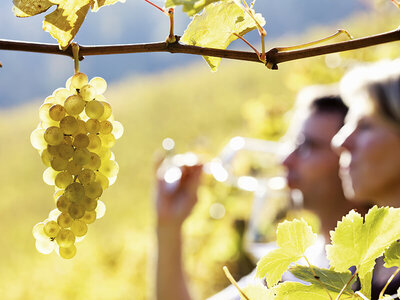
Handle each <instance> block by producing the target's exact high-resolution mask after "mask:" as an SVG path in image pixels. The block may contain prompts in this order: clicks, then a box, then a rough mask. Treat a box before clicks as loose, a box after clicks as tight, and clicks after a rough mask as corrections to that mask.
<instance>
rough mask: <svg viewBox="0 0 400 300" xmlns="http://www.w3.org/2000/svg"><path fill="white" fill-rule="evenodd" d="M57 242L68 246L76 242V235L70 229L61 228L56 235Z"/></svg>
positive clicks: (62, 245) (61, 245)
mask: <svg viewBox="0 0 400 300" xmlns="http://www.w3.org/2000/svg"><path fill="white" fill-rule="evenodd" d="M56 242H57V244H58V245H59V246H60V248H61V247H65V248H68V247H70V246H73V245H74V243H75V235H74V233H73V232H72V231H71V230H69V229H61V230H60V232H59V233H58V235H57V237H56Z"/></svg>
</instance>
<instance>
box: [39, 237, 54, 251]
mask: <svg viewBox="0 0 400 300" xmlns="http://www.w3.org/2000/svg"><path fill="white" fill-rule="evenodd" d="M54 245H55V243H54V242H53V241H51V240H49V239H48V240H36V244H35V246H36V249H37V251H39V252H40V253H42V254H50V253H51V252H53V250H54Z"/></svg>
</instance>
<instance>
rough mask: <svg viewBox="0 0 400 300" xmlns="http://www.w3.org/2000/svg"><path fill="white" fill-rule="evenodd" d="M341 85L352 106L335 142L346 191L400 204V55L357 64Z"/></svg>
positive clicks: (362, 197)
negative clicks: (377, 61) (392, 59)
mask: <svg viewBox="0 0 400 300" xmlns="http://www.w3.org/2000/svg"><path fill="white" fill-rule="evenodd" d="M341 91H342V95H343V98H344V101H345V102H347V104H348V105H349V108H350V110H349V114H348V115H347V118H346V124H345V126H343V128H342V129H341V130H340V131H339V132H338V134H337V135H336V136H335V137H334V139H333V141H332V144H333V146H334V148H335V149H336V150H337V152H338V153H339V154H340V155H341V177H342V179H343V183H344V190H345V193H346V196H347V197H348V199H353V200H355V201H363V200H369V201H371V202H373V203H375V204H377V205H385V206H394V207H398V206H400V205H399V204H400V60H396V61H384V62H379V63H376V64H373V65H369V66H364V67H359V68H357V69H354V70H353V71H351V72H349V73H348V74H347V75H345V76H344V78H343V79H342V82H341Z"/></svg>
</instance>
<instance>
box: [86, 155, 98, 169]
mask: <svg viewBox="0 0 400 300" xmlns="http://www.w3.org/2000/svg"><path fill="white" fill-rule="evenodd" d="M100 166H101V159H100V156H98V155H97V154H96V153H93V152H90V158H89V162H88V163H86V164H85V165H84V167H85V168H86V169H90V170H93V171H95V170H98V169H99V168H100Z"/></svg>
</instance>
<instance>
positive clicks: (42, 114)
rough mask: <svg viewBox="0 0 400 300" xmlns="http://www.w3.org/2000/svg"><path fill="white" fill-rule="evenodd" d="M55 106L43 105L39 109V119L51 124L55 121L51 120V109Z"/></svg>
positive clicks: (51, 104)
mask: <svg viewBox="0 0 400 300" xmlns="http://www.w3.org/2000/svg"><path fill="white" fill-rule="evenodd" d="M52 106H53V103H43V104H42V105H41V106H40V108H39V118H40V120H41V121H43V122H51V121H53V120H52V119H51V118H50V114H49V110H50V107H52Z"/></svg>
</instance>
